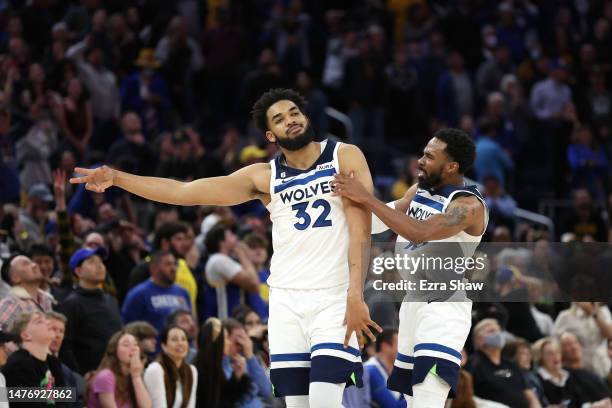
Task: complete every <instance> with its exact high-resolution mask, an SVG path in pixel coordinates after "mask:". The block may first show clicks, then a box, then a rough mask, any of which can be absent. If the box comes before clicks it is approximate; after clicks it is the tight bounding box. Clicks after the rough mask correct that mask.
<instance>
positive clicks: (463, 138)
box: [434, 128, 476, 174]
mask: <svg viewBox="0 0 612 408" xmlns="http://www.w3.org/2000/svg"><path fill="white" fill-rule="evenodd" d="M434 137H435V138H436V139H439V140H441V141H443V142H444V143H446V148H445V149H444V150H445V151H446V154H448V155H449V156H450V158H451V159H452V160H453V161H456V162H457V163H459V173H461V174H465V173H466V172H467V171H468V170H469V169H470V168H471V167H472V164H474V159H475V158H476V145H475V144H474V141H473V140H472V138H471V137H470V136H469V135H468V134H467V133H465V132H464V131H463V130H460V129H454V128H447V129H440V130H438V131H437V132H436V134H435V135H434Z"/></svg>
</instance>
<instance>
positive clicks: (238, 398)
mask: <svg viewBox="0 0 612 408" xmlns="http://www.w3.org/2000/svg"><path fill="white" fill-rule="evenodd" d="M198 346H199V347H198V356H197V358H196V367H197V368H198V372H199V373H200V380H199V381H198V391H197V402H198V405H197V406H198V407H202V408H225V407H228V408H229V407H235V406H237V405H239V404H241V403H243V402H244V401H245V400H246V398H247V397H249V395H250V394H249V393H250V390H251V383H252V381H251V379H250V378H249V375H248V374H247V367H246V359H245V358H244V357H243V358H236V359H234V360H232V370H231V372H229V373H227V372H226V371H225V370H224V365H223V357H224V355H226V354H229V349H230V340H229V336H228V333H227V329H225V328H224V327H223V324H222V323H221V320H219V319H217V318H216V317H210V318H208V319H207V320H206V322H204V324H203V325H202V328H201V330H200V338H199V339H198Z"/></svg>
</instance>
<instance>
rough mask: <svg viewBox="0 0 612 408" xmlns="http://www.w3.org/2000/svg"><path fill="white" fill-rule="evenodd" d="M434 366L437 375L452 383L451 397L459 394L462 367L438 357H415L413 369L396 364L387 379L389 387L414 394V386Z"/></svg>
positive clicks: (420, 381)
mask: <svg viewBox="0 0 612 408" xmlns="http://www.w3.org/2000/svg"><path fill="white" fill-rule="evenodd" d="M434 366H435V367H436V369H435V375H436V376H438V377H439V378H441V379H442V380H444V381H445V382H446V383H447V384H448V385H450V392H449V398H454V397H455V396H456V395H457V384H458V382H459V369H460V367H459V365H457V364H455V363H453V362H452V361H449V360H446V359H443V358H437V357H430V356H419V357H415V359H414V368H413V369H412V370H408V369H405V368H399V367H396V366H394V367H393V371H392V372H391V375H390V376H389V379H388V380H387V388H389V389H390V390H393V391H398V392H401V393H404V394H408V395H410V396H412V387H413V386H415V385H417V384H420V383H422V382H423V381H424V380H425V377H427V374H429V373H430V372H431V369H432V368H433V367H434Z"/></svg>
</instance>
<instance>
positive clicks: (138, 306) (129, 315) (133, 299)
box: [121, 251, 191, 333]
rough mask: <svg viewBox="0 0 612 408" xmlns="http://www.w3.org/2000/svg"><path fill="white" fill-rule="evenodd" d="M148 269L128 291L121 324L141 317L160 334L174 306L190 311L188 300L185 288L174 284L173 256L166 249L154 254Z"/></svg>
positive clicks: (174, 308) (174, 267)
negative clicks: (148, 273)
mask: <svg viewBox="0 0 612 408" xmlns="http://www.w3.org/2000/svg"><path fill="white" fill-rule="evenodd" d="M150 270H151V279H149V280H147V281H146V282H143V283H141V284H140V285H138V286H135V287H134V288H132V289H131V290H130V291H129V292H128V294H127V296H126V297H125V302H124V303H123V308H122V309H121V315H122V317H123V321H124V323H129V322H133V321H134V320H144V321H147V322H149V323H151V324H152V325H153V327H155V329H156V330H157V331H158V333H161V332H162V331H163V330H164V325H165V322H166V317H167V316H168V315H169V314H171V313H172V312H174V311H175V310H176V309H186V310H189V311H191V301H190V300H189V294H188V293H187V291H186V290H185V289H183V288H181V287H179V286H177V285H175V284H174V280H175V279H176V258H175V257H174V255H172V253H171V252H170V251H159V252H156V253H154V254H153V255H152V256H151V264H150Z"/></svg>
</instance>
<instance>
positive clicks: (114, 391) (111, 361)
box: [87, 330, 151, 408]
mask: <svg viewBox="0 0 612 408" xmlns="http://www.w3.org/2000/svg"><path fill="white" fill-rule="evenodd" d="M143 368H144V366H143V357H142V355H141V353H140V348H139V347H138V342H137V340H136V338H135V337H134V336H132V335H131V334H129V333H126V332H125V331H124V330H121V331H118V332H117V333H115V334H114V335H113V337H111V339H110V340H109V341H108V345H107V346H106V351H105V352H104V357H102V361H101V362H100V366H99V367H98V370H97V371H96V373H95V374H94V375H93V377H92V379H91V382H90V384H89V387H88V392H87V406H88V407H89V408H107V407H116V408H132V407H139V408H150V407H151V397H150V396H149V393H148V391H147V389H146V387H145V385H144V381H143V380H142V371H143Z"/></svg>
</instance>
